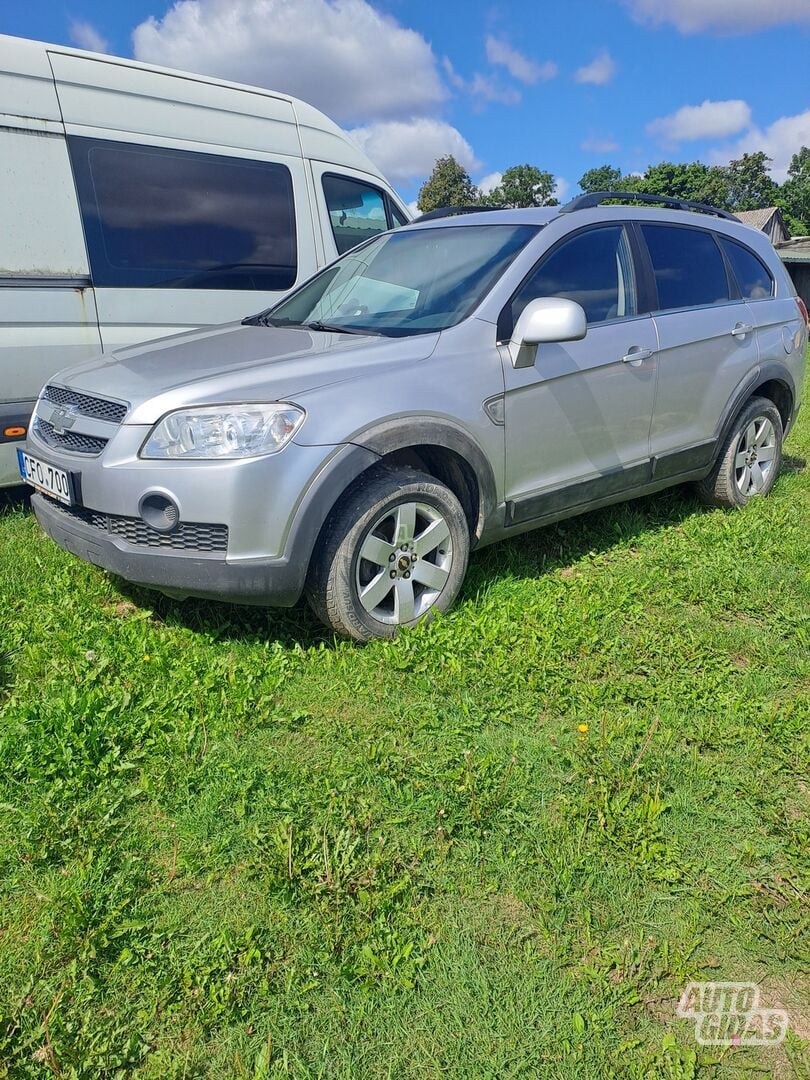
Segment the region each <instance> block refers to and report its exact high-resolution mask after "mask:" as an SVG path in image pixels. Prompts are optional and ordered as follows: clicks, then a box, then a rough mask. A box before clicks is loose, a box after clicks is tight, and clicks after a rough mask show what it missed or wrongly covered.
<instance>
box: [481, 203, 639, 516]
mask: <svg viewBox="0 0 810 1080" xmlns="http://www.w3.org/2000/svg"><path fill="white" fill-rule="evenodd" d="M545 296H563V297H567V298H568V299H571V300H575V301H576V302H577V303H579V304H581V305H582V306H583V308H584V309H585V313H586V315H587V318H588V333H587V335H586V337H585V338H584V339H583V340H581V341H571V342H564V343H561V344H550V345H540V346H538V348H537V356H536V360H535V363H534V366H533V367H530V368H519V369H515V368H514V367H513V366H512V363H511V360H510V358H509V357H508V355H506V350H505V349H504V350H502V352H503V354H504V360H503V363H504V379H505V384H506V403H505V424H506V493H507V503H508V504H509V505H508V511H507V520H508V522H509V523H510V524H520V523H521V522H524V521H530V520H533V519H536V518H537V519H542V518H544V517H546V516H551V515H554V514H558V513H561V512H566V511H568V510H571V509H573V508H575V507H578V506H584V505H586V504H587V503H590V502H593V501H596V500H598V499H602V498H605V497H609V496H612V495H615V494H618V493H621V492H622V491H625V490H628V491H629V490H630V489H632V488H634V487H638V486H640V485H641V484H643V483H644V482H645V481H647V480H648V479H649V467H650V450H649V437H650V421H651V417H652V409H653V400H654V395H655V380H656V363H657V338H656V333H655V326H654V324H653V320H652V318H651V317H650V316H649V315H638V314H636V313H637V311H638V306H639V305H638V300H637V296H638V290H637V287H636V274H635V269H634V260H633V257H632V253H631V245H630V241H629V236H628V234H627V230H626V229H625V227H624V226H623V225H622V224H610V225H603V226H597V227H593V228H589V229H585V230H583V231H581V232H579V233H577V234H575V235H574V236H573V237H571V238H569V239H567V240H564V241H562V242H561V244H560V245H558V246H557V247H556V248H554V249H553V250H552V251H551V252H550V253H549V254H548V255H546V256H545V257H544V259H543V260H542V262H541V263H540V264H539V265H538V266H537V267H536V268H535V270H534V271H533V272H532V274H531V275H530V276H529V278H528V279H527V280H526V281H525V282H524V283H523V285H522V286H521V288H520V289H519V290H518V292H517V293H516V295H515V297H514V298H513V300H512V303H511V312H510V321H511V322H512V325H514V322H515V321H516V320H517V318H518V316H519V314H520V312H521V311H522V310H523V308H524V307H525V306H526V304H527V303H528V302H529V301H530V300H533V299H535V298H537V297H545Z"/></svg>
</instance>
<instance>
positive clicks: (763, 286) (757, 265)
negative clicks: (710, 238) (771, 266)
mask: <svg viewBox="0 0 810 1080" xmlns="http://www.w3.org/2000/svg"><path fill="white" fill-rule="evenodd" d="M718 239H719V240H720V245H721V247H722V248H723V251H724V252H725V253H726V257H727V258H728V261H729V263H730V264H731V271H732V273H733V274H734V277H735V278H736V279H737V284H738V285H739V287H740V296H741V297H742V298H743V300H764V299H765V298H766V297H768V296H771V295H773V278H772V277H771V275H770V274H769V273H768V271H767V269H766V268H765V264H764V263H763V262H762V261H761V260H760V259H758V258H757V256H756V255H755V254H754V253H753V251H749V250H748V248H746V247H743V246H742V244H736V243H735V242H734V241H733V240H727V239H726V238H725V237H724V236H721V237H719V238H718Z"/></svg>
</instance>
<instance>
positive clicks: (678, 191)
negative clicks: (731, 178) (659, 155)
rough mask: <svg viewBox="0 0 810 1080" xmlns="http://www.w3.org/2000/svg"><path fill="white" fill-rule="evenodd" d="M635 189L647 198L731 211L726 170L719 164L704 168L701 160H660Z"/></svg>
mask: <svg viewBox="0 0 810 1080" xmlns="http://www.w3.org/2000/svg"><path fill="white" fill-rule="evenodd" d="M636 190H638V191H643V192H645V193H646V194H648V195H667V196H668V197H669V198H671V199H689V200H691V201H692V202H702V203H708V205H709V206H716V207H718V208H719V209H721V210H726V209H728V208H729V204H730V195H729V189H728V180H727V176H726V170H725V169H722V168H720V167H719V166H717V165H704V164H703V162H702V161H690V162H674V161H661V162H659V163H658V164H657V165H650V166H649V168H648V169H647V171H646V172H645V173H644V176H643V177H642V178H641V179H640V180H638V181H637V188H636Z"/></svg>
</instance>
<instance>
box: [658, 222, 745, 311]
mask: <svg viewBox="0 0 810 1080" xmlns="http://www.w3.org/2000/svg"><path fill="white" fill-rule="evenodd" d="M641 231H642V233H643V234H644V239H645V240H646V241H647V248H648V250H649V252H650V258H651V259H652V265H653V272H654V273H655V283H656V285H657V287H658V310H659V311H669V310H672V309H673V308H686V307H704V306H706V305H707V304H724V303H727V302H728V300H729V299H730V295H729V287H728V277H727V275H726V267H725V263H724V262H723V256H722V255H721V254H720V249H719V247H718V246H717V244H716V243H715V240H714V237H713V236H712V234H711V233H709V232H703V231H702V230H701V229H684V228H677V227H674V226H670V225H642V226H641Z"/></svg>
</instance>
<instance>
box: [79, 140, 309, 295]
mask: <svg viewBox="0 0 810 1080" xmlns="http://www.w3.org/2000/svg"><path fill="white" fill-rule="evenodd" d="M68 147H69V150H70V157H71V163H72V165H73V173H74V176H75V179H76V188H77V190H78V195H79V205H80V207H81V213H82V220H83V223H84V231H85V237H86V240H87V248H88V252H89V255H90V268H91V273H92V276H93V283H94V285H96V286H100V287H105V286H108V287H119V288H120V287H135V288H139V287H141V288H143V287H149V286H153V287H160V288H164V289H166V288H169V289H171V288H175V289H261V290H266V291H276V290H280V289H289V288H290V286H292V285H293V284H294V283H295V278H296V273H297V250H296V235H295V207H294V202H293V191H292V178H291V176H290V172H289V169H287V167H286V166H285V165H281V164H276V163H275V162H266V161H251V160H246V159H244V158H232V157H224V156H220V155H216V154H198V153H192V152H190V151H187V150H172V149H166V148H164V147H159V146H140V145H136V144H132V143H119V142H111V141H107V140H102V139H86V138H78V137H76V136H69V137H68Z"/></svg>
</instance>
